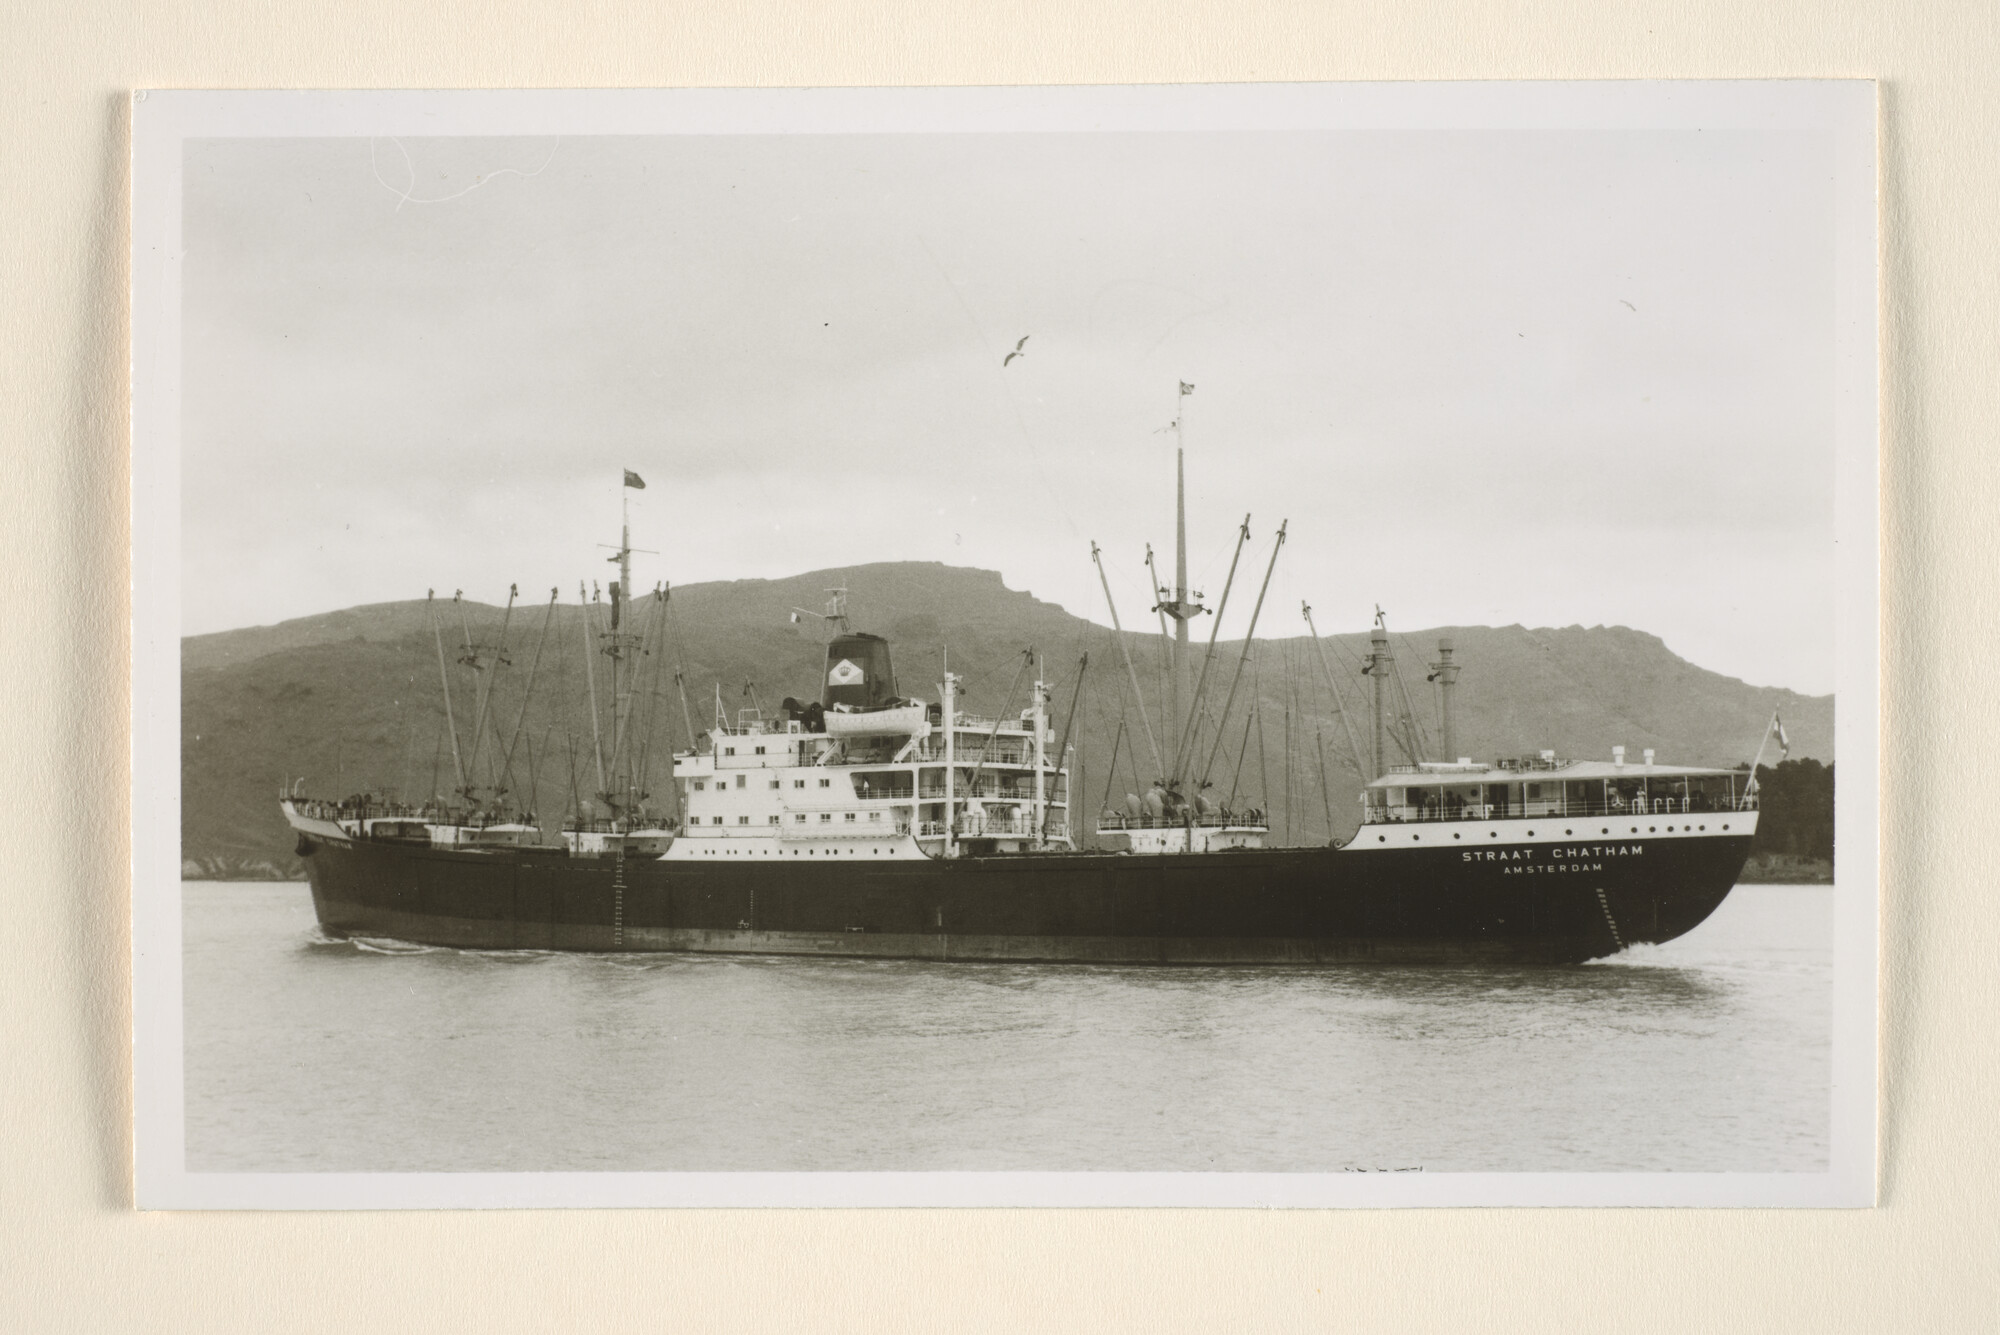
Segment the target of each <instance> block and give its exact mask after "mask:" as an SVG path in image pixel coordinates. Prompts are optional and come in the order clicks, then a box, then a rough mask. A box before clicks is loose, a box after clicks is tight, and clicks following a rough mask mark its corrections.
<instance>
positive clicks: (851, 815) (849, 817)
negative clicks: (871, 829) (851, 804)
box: [847, 811, 854, 825]
mask: <svg viewBox="0 0 2000 1335" xmlns="http://www.w3.org/2000/svg"><path fill="white" fill-rule="evenodd" d="M847 821H848V824H850V825H851V824H853V823H854V813H853V812H851V811H850V812H848V813H847Z"/></svg>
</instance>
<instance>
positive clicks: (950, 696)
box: [942, 668, 958, 858]
mask: <svg viewBox="0 0 2000 1335" xmlns="http://www.w3.org/2000/svg"><path fill="white" fill-rule="evenodd" d="M943 694H944V700H943V702H942V706H943V709H942V712H943V714H944V855H945V856H946V857H948V858H955V857H957V856H958V809H957V803H958V678H957V677H954V676H952V675H951V669H950V668H946V669H945V673H944V691H943Z"/></svg>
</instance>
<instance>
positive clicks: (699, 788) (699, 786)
mask: <svg viewBox="0 0 2000 1335" xmlns="http://www.w3.org/2000/svg"><path fill="white" fill-rule="evenodd" d="M694 790H695V791H696V792H697V793H705V792H707V791H708V785H707V784H706V783H703V782H702V781H701V780H700V779H696V780H695V781H694Z"/></svg>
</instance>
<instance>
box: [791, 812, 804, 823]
mask: <svg viewBox="0 0 2000 1335" xmlns="http://www.w3.org/2000/svg"><path fill="white" fill-rule="evenodd" d="M792 820H793V821H794V822H795V823H796V824H799V825H804V824H805V823H806V813H805V812H803V811H801V812H800V813H799V814H798V815H796V816H794V817H792Z"/></svg>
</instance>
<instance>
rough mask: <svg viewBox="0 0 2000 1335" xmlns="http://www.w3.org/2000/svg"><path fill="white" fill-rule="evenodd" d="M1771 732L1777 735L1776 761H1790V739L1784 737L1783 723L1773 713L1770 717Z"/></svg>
mask: <svg viewBox="0 0 2000 1335" xmlns="http://www.w3.org/2000/svg"><path fill="white" fill-rule="evenodd" d="M1771 730H1772V731H1773V732H1775V733H1777V734H1778V759H1779V760H1781V761H1782V760H1789V759H1791V755H1792V739H1791V738H1789V737H1787V736H1785V721H1784V720H1783V719H1781V718H1779V717H1778V716H1777V714H1775V713H1773V714H1772V715H1771Z"/></svg>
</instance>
